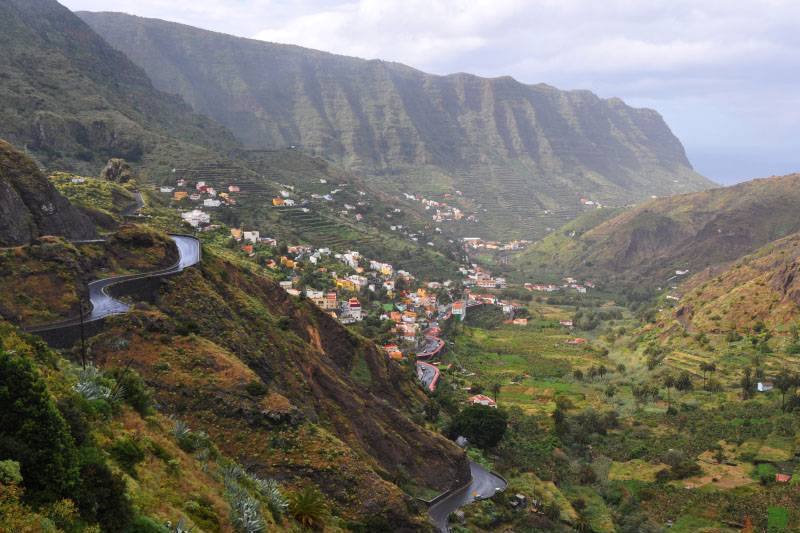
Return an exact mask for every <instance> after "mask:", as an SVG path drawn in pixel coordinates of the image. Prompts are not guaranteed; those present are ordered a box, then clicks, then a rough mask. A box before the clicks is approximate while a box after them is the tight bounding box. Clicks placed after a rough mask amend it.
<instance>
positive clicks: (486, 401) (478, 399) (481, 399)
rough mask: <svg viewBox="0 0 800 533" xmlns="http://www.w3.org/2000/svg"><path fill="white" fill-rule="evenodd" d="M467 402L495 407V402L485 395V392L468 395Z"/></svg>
mask: <svg viewBox="0 0 800 533" xmlns="http://www.w3.org/2000/svg"><path fill="white" fill-rule="evenodd" d="M469 403H471V404H473V405H485V406H487V407H494V408H495V409H496V408H497V402H495V401H494V400H492V399H491V398H489V397H488V396H486V395H485V394H476V395H475V396H470V397H469Z"/></svg>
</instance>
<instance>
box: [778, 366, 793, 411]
mask: <svg viewBox="0 0 800 533" xmlns="http://www.w3.org/2000/svg"><path fill="white" fill-rule="evenodd" d="M795 383H797V376H795V375H793V374H791V373H790V372H789V371H788V370H787V369H786V368H785V367H784V368H782V369H781V372H780V374H778V375H777V377H776V378H775V386H776V387H778V390H780V391H781V410H782V411H783V410H785V409H786V393H787V392H789V390H790V389H792V388H793V387H794V386H795Z"/></svg>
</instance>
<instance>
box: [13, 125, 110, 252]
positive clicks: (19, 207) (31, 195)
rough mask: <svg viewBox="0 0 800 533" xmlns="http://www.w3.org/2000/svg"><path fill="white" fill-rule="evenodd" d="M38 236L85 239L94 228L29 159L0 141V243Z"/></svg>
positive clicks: (90, 236) (28, 239)
mask: <svg viewBox="0 0 800 533" xmlns="http://www.w3.org/2000/svg"><path fill="white" fill-rule="evenodd" d="M41 235H58V236H63V237H66V238H68V239H89V238H92V237H94V235H95V229H94V225H93V224H92V222H91V221H90V220H89V218H88V217H87V216H86V215H85V214H83V213H81V212H80V211H79V210H78V209H76V208H75V207H74V206H73V205H72V204H70V203H69V201H68V200H67V199H66V198H64V197H63V196H61V194H59V192H58V191H57V190H56V188H55V187H54V186H53V184H52V183H50V181H49V180H48V179H47V178H46V177H45V176H44V175H43V174H42V173H41V172H40V171H39V169H38V168H37V167H36V164H35V163H34V162H33V161H31V160H30V158H28V157H26V156H25V155H24V154H22V153H20V152H18V151H17V150H15V149H14V148H12V147H11V145H9V144H8V143H6V142H5V141H3V140H0V246H14V245H19V244H27V243H28V242H30V241H31V240H32V239H35V238H36V237H39V236H41Z"/></svg>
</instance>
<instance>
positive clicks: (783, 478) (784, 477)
mask: <svg viewBox="0 0 800 533" xmlns="http://www.w3.org/2000/svg"><path fill="white" fill-rule="evenodd" d="M791 480H792V475H791V474H780V473H778V474H775V482H776V483H789V482H790V481H791Z"/></svg>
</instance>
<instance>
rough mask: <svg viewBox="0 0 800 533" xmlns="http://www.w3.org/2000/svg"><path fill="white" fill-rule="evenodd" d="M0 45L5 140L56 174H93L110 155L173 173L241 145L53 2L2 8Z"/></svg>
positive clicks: (14, 1) (33, 0) (35, 0)
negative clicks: (177, 164) (182, 164)
mask: <svg viewBox="0 0 800 533" xmlns="http://www.w3.org/2000/svg"><path fill="white" fill-rule="evenodd" d="M0 48H2V50H3V54H2V57H0V71H2V73H3V76H2V77H0V98H2V101H3V106H2V108H1V109H0V137H3V138H6V139H8V140H9V141H11V142H12V143H14V144H16V145H17V146H20V147H26V148H27V150H29V151H30V152H31V153H33V154H34V155H35V156H36V157H37V158H38V159H39V160H40V161H42V162H43V163H44V164H45V165H47V166H50V167H51V168H56V169H58V170H80V171H81V172H87V173H89V174H95V172H97V171H99V169H100V167H101V166H102V165H103V164H105V162H106V161H107V160H108V158H110V157H124V158H127V159H129V160H131V161H137V162H146V163H147V164H148V165H150V166H151V167H153V168H171V167H169V166H167V165H171V164H173V162H172V161H171V159H173V158H176V157H179V158H182V159H183V160H190V159H191V158H194V157H198V156H202V155H203V154H206V153H207V152H208V149H211V148H213V149H215V150H223V151H224V150H230V149H233V148H234V147H235V146H236V144H237V143H236V141H235V139H234V138H233V137H232V136H231V135H230V133H228V132H227V131H226V130H225V129H224V128H223V127H221V126H219V125H218V124H216V123H214V122H213V121H212V120H209V119H208V118H205V117H202V116H200V115H197V114H195V113H194V112H192V110H191V108H190V107H189V106H187V105H186V104H185V103H184V102H182V101H181V100H180V99H179V98H176V97H174V96H168V95H166V94H164V93H161V92H159V91H157V90H156V89H154V88H153V85H152V83H151V82H150V80H149V79H148V77H147V75H146V74H145V73H144V71H143V70H142V69H140V68H139V67H137V66H136V65H134V64H133V63H132V62H131V61H130V60H129V59H128V58H127V57H126V56H125V55H124V54H122V53H120V52H118V51H117V50H115V49H114V48H112V47H111V46H109V45H108V43H106V41H104V40H103V39H102V38H101V37H100V36H98V35H97V34H96V33H95V32H94V31H93V30H92V29H91V28H90V27H89V26H88V25H86V23H84V22H83V21H82V20H80V19H79V18H78V17H76V16H75V15H74V14H73V13H71V12H70V11H69V10H68V9H67V8H65V7H63V6H62V5H60V4H59V3H58V2H56V1H55V0H9V1H6V2H2V4H0Z"/></svg>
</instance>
